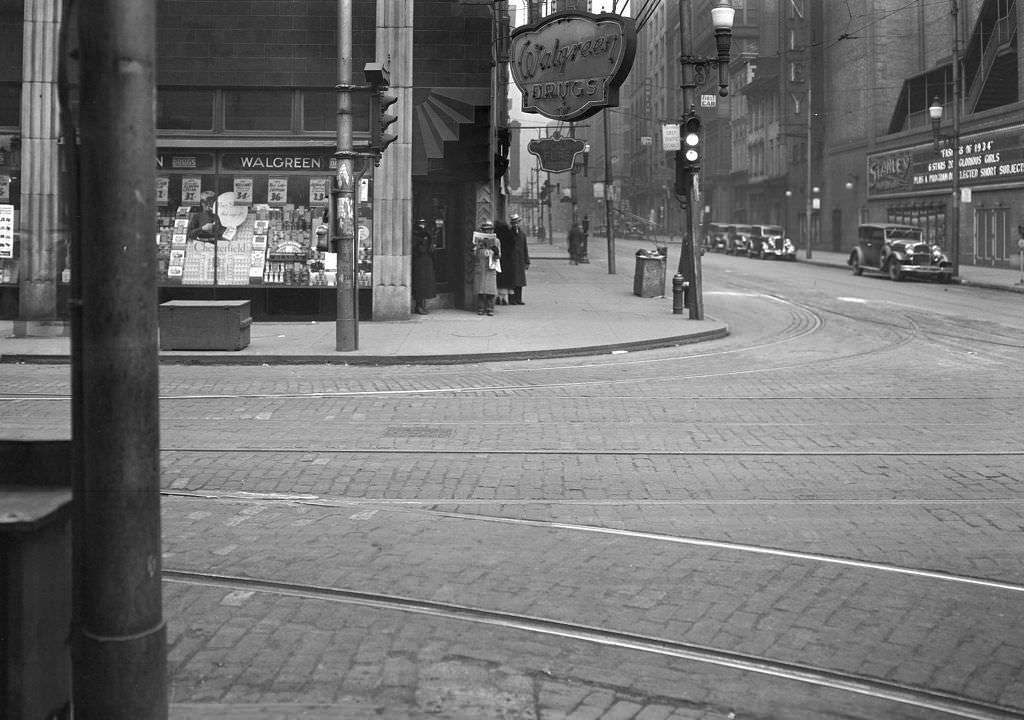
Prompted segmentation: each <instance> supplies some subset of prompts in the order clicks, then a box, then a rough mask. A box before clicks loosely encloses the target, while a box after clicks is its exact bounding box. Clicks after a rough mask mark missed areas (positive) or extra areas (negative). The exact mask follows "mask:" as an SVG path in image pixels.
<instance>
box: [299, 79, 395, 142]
mask: <svg viewBox="0 0 1024 720" xmlns="http://www.w3.org/2000/svg"><path fill="white" fill-rule="evenodd" d="M389 114H391V115H394V114H396V113H395V106H392V107H391V109H390V112H389ZM302 129H303V130H304V131H306V132H318V131H327V130H330V131H332V132H333V131H336V130H337V129H338V93H337V91H336V90H333V89H331V90H319V89H317V90H303V91H302ZM352 130H353V131H354V132H368V131H369V130H370V95H369V93H366V92H354V93H352ZM391 132H394V130H392V131H391Z"/></svg>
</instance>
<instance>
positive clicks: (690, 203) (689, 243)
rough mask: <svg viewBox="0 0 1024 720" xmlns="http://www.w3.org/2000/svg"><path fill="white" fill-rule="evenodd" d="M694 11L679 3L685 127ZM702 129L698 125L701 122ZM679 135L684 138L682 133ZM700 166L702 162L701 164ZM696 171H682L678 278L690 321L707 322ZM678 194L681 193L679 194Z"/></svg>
mask: <svg viewBox="0 0 1024 720" xmlns="http://www.w3.org/2000/svg"><path fill="white" fill-rule="evenodd" d="M692 12H693V7H692V4H691V3H690V2H687V1H686V0H679V66H680V70H681V73H680V78H681V79H682V82H681V83H680V88H681V89H682V91H683V97H682V108H683V115H684V118H683V124H684V126H685V124H686V119H687V118H688V117H694V118H695V117H696V111H695V109H694V108H695V107H696V90H697V80H696V62H695V59H694V58H693V49H692V46H693V30H692V22H691V20H692V18H691V17H690V16H691V13H692ZM698 129H699V121H698ZM680 134H685V130H684V133H680ZM684 151H685V150H684ZM681 161H684V160H683V157H682V153H678V154H677V155H676V162H677V163H678V162H681ZM698 162H699V160H698ZM695 174H696V173H695V171H694V170H691V169H689V168H686V169H685V170H684V171H683V175H684V180H683V187H682V188H681V189H682V190H683V203H684V205H685V209H686V227H684V228H683V234H682V243H681V245H682V247H681V248H680V251H679V274H680V275H682V276H683V278H684V279H685V280H686V281H688V282H689V283H690V285H689V288H688V290H687V292H688V297H687V303H686V305H687V307H688V308H689V309H690V319H691V320H703V319H704V288H703V287H702V283H701V268H700V253H698V252H696V251H695V249H694V237H695V235H694V232H693V230H694V217H693V207H694V204H695V203H697V202H699V200H700V198H699V197H698V189H699V186H698V184H697V183H696V182H695V177H694V176H695ZM677 192H678V191H677Z"/></svg>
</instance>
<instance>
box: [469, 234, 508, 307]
mask: <svg viewBox="0 0 1024 720" xmlns="http://www.w3.org/2000/svg"><path fill="white" fill-rule="evenodd" d="M500 265H501V246H500V245H499V244H498V239H497V237H495V235H494V223H492V222H491V221H490V220H484V221H483V222H482V223H481V224H480V232H475V233H473V289H474V291H475V292H476V314H477V315H493V314H494V296H495V295H497V294H498V268H499V267H500Z"/></svg>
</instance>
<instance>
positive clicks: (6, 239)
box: [0, 205, 14, 259]
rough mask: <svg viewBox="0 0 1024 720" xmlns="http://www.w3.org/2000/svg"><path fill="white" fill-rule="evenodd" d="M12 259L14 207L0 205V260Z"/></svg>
mask: <svg viewBox="0 0 1024 720" xmlns="http://www.w3.org/2000/svg"><path fill="white" fill-rule="evenodd" d="M13 257H14V206H13V205H0V258H4V259H10V258H13Z"/></svg>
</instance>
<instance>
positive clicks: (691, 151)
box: [683, 148, 700, 162]
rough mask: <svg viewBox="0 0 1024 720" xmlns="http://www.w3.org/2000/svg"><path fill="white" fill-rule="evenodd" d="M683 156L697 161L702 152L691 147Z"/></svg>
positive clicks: (691, 160)
mask: <svg viewBox="0 0 1024 720" xmlns="http://www.w3.org/2000/svg"><path fill="white" fill-rule="evenodd" d="M683 157H685V158H686V159H687V160H689V161H690V162H697V159H698V158H699V157H700V154H699V153H698V152H697V151H696V150H694V149H693V148H689V149H688V150H687V151H686V152H685V153H683Z"/></svg>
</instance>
